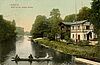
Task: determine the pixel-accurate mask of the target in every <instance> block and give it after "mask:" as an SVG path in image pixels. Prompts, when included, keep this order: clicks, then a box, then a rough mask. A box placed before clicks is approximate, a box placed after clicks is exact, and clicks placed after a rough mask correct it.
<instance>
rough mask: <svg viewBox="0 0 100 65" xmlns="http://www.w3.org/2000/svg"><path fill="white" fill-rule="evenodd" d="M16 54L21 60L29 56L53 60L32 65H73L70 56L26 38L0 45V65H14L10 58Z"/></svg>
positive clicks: (25, 63) (26, 62)
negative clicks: (47, 57)
mask: <svg viewBox="0 0 100 65" xmlns="http://www.w3.org/2000/svg"><path fill="white" fill-rule="evenodd" d="M16 54H18V55H19V56H20V57H21V58H28V56H29V55H30V54H32V55H33V56H36V57H46V56H47V54H48V56H50V57H53V60H52V61H50V62H49V63H48V62H47V61H45V62H42V61H41V62H36V61H35V62H32V65H75V64H74V63H73V62H72V60H71V59H72V56H71V55H65V54H63V53H59V52H57V51H55V50H53V49H48V48H45V47H43V46H41V45H39V44H35V43H32V42H30V41H29V39H28V37H27V36H24V37H21V38H19V39H17V41H16V43H15V41H9V42H5V43H0V65H16V63H15V62H13V61H11V58H12V57H13V56H15V55H16ZM18 65H30V63H29V62H28V61H22V62H18ZM76 65H77V64H76Z"/></svg>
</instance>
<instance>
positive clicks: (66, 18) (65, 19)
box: [64, 14, 75, 22]
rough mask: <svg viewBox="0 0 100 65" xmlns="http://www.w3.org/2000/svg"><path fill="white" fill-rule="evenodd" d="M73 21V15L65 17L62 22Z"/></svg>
mask: <svg viewBox="0 0 100 65" xmlns="http://www.w3.org/2000/svg"><path fill="white" fill-rule="evenodd" d="M74 21H75V14H71V15H67V16H65V18H64V22H74Z"/></svg>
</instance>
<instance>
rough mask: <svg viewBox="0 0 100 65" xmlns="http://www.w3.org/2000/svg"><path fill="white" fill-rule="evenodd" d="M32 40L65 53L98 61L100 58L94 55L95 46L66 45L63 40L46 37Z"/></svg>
mask: <svg viewBox="0 0 100 65" xmlns="http://www.w3.org/2000/svg"><path fill="white" fill-rule="evenodd" d="M34 41H35V42H36V43H39V44H41V45H44V46H45V47H49V48H52V49H54V50H56V51H59V52H62V53H65V54H70V55H75V56H76V57H81V58H85V59H89V60H93V61H98V62H100V59H99V58H98V57H97V56H96V52H95V48H96V47H95V46H79V45H73V44H69V45H67V44H66V43H65V42H61V41H60V42H59V41H49V40H48V39H35V40H34Z"/></svg>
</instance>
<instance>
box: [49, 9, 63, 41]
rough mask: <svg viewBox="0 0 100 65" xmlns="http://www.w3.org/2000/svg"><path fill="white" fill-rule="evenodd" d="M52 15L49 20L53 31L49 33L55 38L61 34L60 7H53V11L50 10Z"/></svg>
mask: <svg viewBox="0 0 100 65" xmlns="http://www.w3.org/2000/svg"><path fill="white" fill-rule="evenodd" d="M50 16H51V17H50V18H49V22H50V28H51V32H50V33H49V34H50V35H51V37H53V39H54V40H55V39H56V38H57V37H58V36H60V35H59V34H60V28H59V23H60V22H61V21H62V19H61V17H60V11H59V9H52V11H51V12H50Z"/></svg>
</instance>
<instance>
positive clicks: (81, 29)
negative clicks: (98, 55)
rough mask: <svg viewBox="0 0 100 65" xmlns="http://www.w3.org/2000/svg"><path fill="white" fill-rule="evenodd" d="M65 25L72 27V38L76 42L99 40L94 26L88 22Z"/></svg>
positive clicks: (67, 23) (66, 23)
mask: <svg viewBox="0 0 100 65" xmlns="http://www.w3.org/2000/svg"><path fill="white" fill-rule="evenodd" d="M63 23H64V24H65V25H70V37H71V39H72V40H74V41H80V40H93V39H95V38H97V35H96V34H95V33H94V27H93V24H91V23H90V22H88V21H86V20H84V21H77V22H63Z"/></svg>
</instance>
